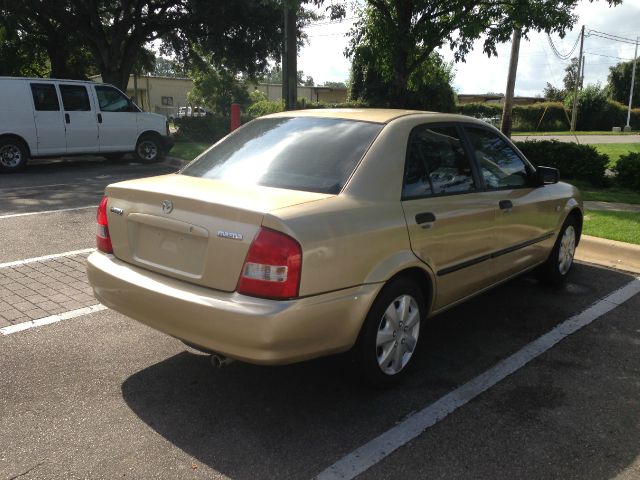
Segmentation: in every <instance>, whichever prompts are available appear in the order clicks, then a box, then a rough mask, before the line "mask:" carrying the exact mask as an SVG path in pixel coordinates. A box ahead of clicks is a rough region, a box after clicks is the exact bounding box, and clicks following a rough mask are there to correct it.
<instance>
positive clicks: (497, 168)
mask: <svg viewBox="0 0 640 480" xmlns="http://www.w3.org/2000/svg"><path fill="white" fill-rule="evenodd" d="M465 131H466V132H467V136H468V137H469V141H470V142H471V148H473V150H474V151H475V155H476V158H477V159H478V164H479V166H480V172H481V174H482V177H483V178H484V181H485V183H486V184H487V188H490V189H500V188H513V187H521V186H525V185H527V184H528V181H527V178H528V171H527V167H526V165H525V163H524V162H523V161H522V159H521V158H520V157H519V156H518V154H517V153H516V152H515V150H513V148H511V147H510V146H509V145H508V144H507V143H506V142H505V141H504V140H503V139H502V138H500V137H499V136H498V135H496V134H495V133H493V132H490V131H488V130H484V129H480V128H468V127H465Z"/></svg>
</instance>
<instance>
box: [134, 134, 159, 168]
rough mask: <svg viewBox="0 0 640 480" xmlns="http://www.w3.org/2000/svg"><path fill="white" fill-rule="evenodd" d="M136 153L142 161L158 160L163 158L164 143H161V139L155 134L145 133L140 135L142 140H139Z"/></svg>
mask: <svg viewBox="0 0 640 480" xmlns="http://www.w3.org/2000/svg"><path fill="white" fill-rule="evenodd" d="M134 153H135V156H136V159H137V160H139V161H141V162H144V163H152V162H157V161H158V160H160V159H161V158H162V144H161V143H160V139H159V138H158V137H156V136H155V135H143V136H142V137H140V140H138V144H137V145H136V151H135V152H134Z"/></svg>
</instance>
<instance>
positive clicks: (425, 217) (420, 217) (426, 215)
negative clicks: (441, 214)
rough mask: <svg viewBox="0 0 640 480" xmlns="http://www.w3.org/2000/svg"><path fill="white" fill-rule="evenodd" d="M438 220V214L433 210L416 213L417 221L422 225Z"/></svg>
mask: <svg viewBox="0 0 640 480" xmlns="http://www.w3.org/2000/svg"><path fill="white" fill-rule="evenodd" d="M435 221H436V216H435V215H434V214H433V213H431V212H422V213H418V214H417V215H416V223H417V224H418V225H422V224H423V223H431V222H435Z"/></svg>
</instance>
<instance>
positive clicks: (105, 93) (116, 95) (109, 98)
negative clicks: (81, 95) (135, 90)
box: [95, 85, 164, 112]
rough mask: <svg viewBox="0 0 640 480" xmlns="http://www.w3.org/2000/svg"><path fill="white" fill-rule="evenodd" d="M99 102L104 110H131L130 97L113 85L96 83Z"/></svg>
mask: <svg viewBox="0 0 640 480" xmlns="http://www.w3.org/2000/svg"><path fill="white" fill-rule="evenodd" d="M95 89H96V95H97V96H98V104H99V105H100V110H101V111H103V112H130V111H131V106H130V105H129V99H128V98H127V97H125V96H124V95H123V94H122V93H120V92H119V91H118V90H116V89H115V88H112V87H107V86H105V85H96V87H95ZM163 98H164V97H163Z"/></svg>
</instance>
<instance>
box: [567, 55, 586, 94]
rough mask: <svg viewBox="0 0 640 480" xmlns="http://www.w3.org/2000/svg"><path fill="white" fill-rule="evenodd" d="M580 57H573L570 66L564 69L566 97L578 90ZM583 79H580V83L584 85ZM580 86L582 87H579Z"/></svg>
mask: <svg viewBox="0 0 640 480" xmlns="http://www.w3.org/2000/svg"><path fill="white" fill-rule="evenodd" d="M579 61H580V60H579V59H578V57H573V58H572V59H571V62H569V65H567V66H566V67H565V69H564V72H565V74H564V78H563V79H562V83H564V91H565V95H566V94H569V93H572V92H573V91H574V90H575V88H576V80H577V78H578V63H579ZM582 80H583V79H582V78H581V79H580V83H582ZM579 86H580V85H579Z"/></svg>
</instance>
